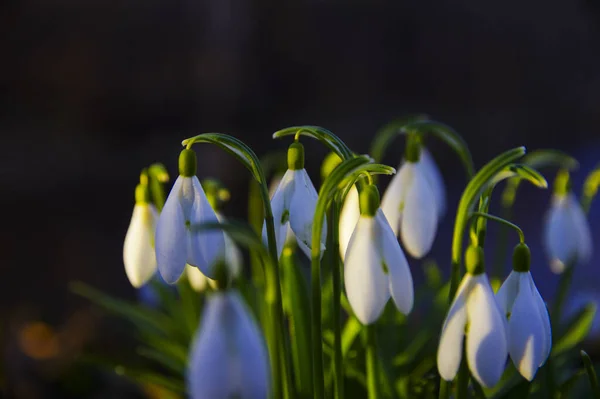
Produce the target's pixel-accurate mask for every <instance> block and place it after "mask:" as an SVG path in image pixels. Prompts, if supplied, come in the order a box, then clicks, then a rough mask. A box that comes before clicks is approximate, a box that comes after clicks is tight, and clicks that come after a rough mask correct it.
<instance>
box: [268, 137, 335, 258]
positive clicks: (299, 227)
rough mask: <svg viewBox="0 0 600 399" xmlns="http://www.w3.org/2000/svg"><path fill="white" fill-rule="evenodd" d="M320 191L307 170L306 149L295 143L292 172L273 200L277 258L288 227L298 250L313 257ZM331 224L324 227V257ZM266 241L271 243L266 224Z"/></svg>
mask: <svg viewBox="0 0 600 399" xmlns="http://www.w3.org/2000/svg"><path fill="white" fill-rule="evenodd" d="M317 198H318V194H317V190H316V189H315V186H313V184H312V181H311V180H310V177H309V176H308V173H306V170H305V169H304V147H303V146H302V144H300V143H298V142H295V143H292V144H291V145H290V147H289V149H288V170H287V171H286V172H285V174H284V175H283V177H282V178H281V181H280V182H279V186H278V187H277V190H275V193H274V194H273V197H272V198H271V208H272V210H273V221H274V223H275V241H276V243H277V256H278V257H279V256H281V252H282V251H283V246H284V244H285V240H286V235H287V228H288V225H289V226H290V227H291V229H292V231H293V232H294V235H295V236H296V239H297V241H298V246H299V247H300V248H301V249H302V251H303V252H304V253H305V254H306V255H307V256H308V257H310V256H311V254H310V252H311V247H312V245H311V241H312V222H313V216H314V214H315V207H316V205H317ZM326 231H327V222H325V223H323V234H322V240H321V253H323V250H324V249H325V245H324V242H325V240H326V238H327V237H326ZM263 239H264V240H265V241H266V240H267V228H266V224H264V223H263Z"/></svg>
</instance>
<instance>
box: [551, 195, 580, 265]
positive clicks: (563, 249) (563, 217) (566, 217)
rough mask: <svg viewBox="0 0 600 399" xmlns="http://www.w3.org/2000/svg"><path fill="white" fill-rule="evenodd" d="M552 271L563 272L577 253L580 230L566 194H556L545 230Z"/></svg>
mask: <svg viewBox="0 0 600 399" xmlns="http://www.w3.org/2000/svg"><path fill="white" fill-rule="evenodd" d="M544 233H545V234H544V241H545V245H546V250H547V251H548V254H549V256H550V262H551V267H552V271H553V272H555V273H562V272H563V271H564V269H565V267H566V264H567V263H568V262H569V261H571V260H572V259H573V257H575V256H576V255H577V249H578V243H577V239H578V235H579V232H578V230H577V228H576V227H575V225H574V223H573V219H572V216H571V212H570V211H569V206H568V198H567V197H566V196H556V195H555V196H554V197H553V199H552V205H551V207H550V211H549V214H548V218H547V221H546V229H545V232H544Z"/></svg>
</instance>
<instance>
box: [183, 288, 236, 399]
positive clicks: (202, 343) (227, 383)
mask: <svg viewBox="0 0 600 399" xmlns="http://www.w3.org/2000/svg"><path fill="white" fill-rule="evenodd" d="M226 295H227V294H223V293H216V294H213V295H211V296H209V297H208V298H207V302H206V305H205V307H204V312H203V317H202V324H201V325H200V328H199V329H198V331H197V332H196V337H195V339H194V342H193V343H192V348H191V353H190V358H189V359H190V360H189V369H188V375H187V383H188V390H189V394H190V396H191V398H192V399H203V398H212V399H228V398H230V397H232V395H234V394H235V393H236V388H237V387H239V384H240V382H239V377H238V376H237V373H236V372H234V370H236V369H239V365H238V364H236V363H238V362H237V359H236V351H237V348H235V347H234V346H232V342H235V341H234V340H233V339H232V338H233V337H232V332H233V331H232V329H233V328H234V325H235V318H234V317H233V315H232V309H231V305H230V303H229V299H228V298H227V296H226Z"/></svg>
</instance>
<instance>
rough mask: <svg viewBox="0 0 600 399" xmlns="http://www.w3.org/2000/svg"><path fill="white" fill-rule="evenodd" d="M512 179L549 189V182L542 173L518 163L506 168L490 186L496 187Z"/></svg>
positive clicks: (495, 177)
mask: <svg viewBox="0 0 600 399" xmlns="http://www.w3.org/2000/svg"><path fill="white" fill-rule="evenodd" d="M511 178H518V179H519V180H527V181H529V182H530V183H531V184H533V185H534V186H536V187H539V188H548V182H547V181H546V178H544V176H543V175H542V174H541V173H540V172H538V171H537V170H535V169H533V168H532V167H530V166H527V165H525V164H516V163H515V164H510V165H508V166H506V167H505V168H504V169H503V170H502V171H501V172H499V173H498V174H497V175H496V176H494V178H493V179H492V181H491V182H490V183H489V184H490V185H491V186H495V185H496V184H498V183H499V182H501V181H502V180H506V179H511Z"/></svg>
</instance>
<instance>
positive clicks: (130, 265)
mask: <svg viewBox="0 0 600 399" xmlns="http://www.w3.org/2000/svg"><path fill="white" fill-rule="evenodd" d="M157 219H158V215H157V213H156V209H155V208H154V206H153V205H149V204H136V205H135V207H134V208H133V215H132V216H131V222H130V223H129V228H128V229H127V235H126V236H125V243H124V245H123V263H124V264H125V272H126V273H127V277H128V278H129V282H130V283H131V285H133V286H134V287H135V288H139V287H141V286H142V285H144V284H146V282H147V281H148V280H149V279H150V278H151V277H152V276H153V275H154V273H155V272H156V253H155V251H154V246H153V244H154V232H155V228H156V221H157Z"/></svg>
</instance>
